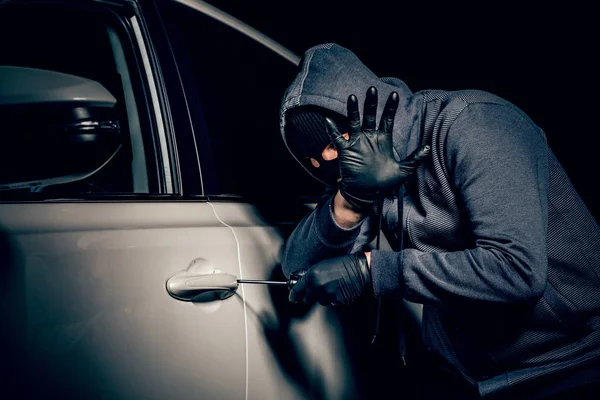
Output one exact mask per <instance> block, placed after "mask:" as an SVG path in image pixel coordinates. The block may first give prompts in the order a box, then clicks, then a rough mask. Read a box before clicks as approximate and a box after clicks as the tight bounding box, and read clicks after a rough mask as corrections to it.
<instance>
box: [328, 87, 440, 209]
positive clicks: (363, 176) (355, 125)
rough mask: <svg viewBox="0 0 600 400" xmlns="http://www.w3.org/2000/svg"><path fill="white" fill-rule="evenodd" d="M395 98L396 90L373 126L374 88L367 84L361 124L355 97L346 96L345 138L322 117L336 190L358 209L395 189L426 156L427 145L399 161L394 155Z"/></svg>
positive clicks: (397, 97)
mask: <svg viewBox="0 0 600 400" xmlns="http://www.w3.org/2000/svg"><path fill="white" fill-rule="evenodd" d="M399 101H400V98H399V96H398V93H396V92H392V93H391V94H390V96H389V97H388V99H387V102H386V104H385V107H384V110H383V113H382V115H381V120H380V122H379V127H377V128H376V127H375V119H376V114H377V89H375V88H374V87H372V86H371V87H370V88H369V89H368V90H367V95H366V98H365V104H364V118H363V123H362V127H361V125H360V112H359V110H358V99H357V98H356V96H355V95H350V96H349V97H348V102H347V109H348V126H349V128H348V135H349V137H348V140H346V138H344V137H343V136H342V135H341V133H340V132H339V131H338V129H337V126H336V125H335V123H334V122H333V121H332V120H330V119H329V118H326V120H327V125H328V131H329V135H330V136H331V139H332V140H333V144H334V146H335V148H336V149H337V152H338V159H339V166H340V176H341V182H340V192H341V194H342V196H343V197H344V199H346V201H347V202H348V203H350V205H352V206H353V207H354V208H356V209H358V210H364V209H368V208H371V207H372V206H373V204H374V202H375V199H376V196H377V195H378V194H381V195H384V196H385V195H387V194H389V193H390V192H392V191H393V190H394V189H396V188H398V187H399V186H400V185H401V184H402V183H403V182H404V181H405V180H406V179H407V178H408V177H409V176H410V175H411V174H413V173H414V172H415V171H416V170H417V168H418V167H419V165H421V163H422V162H423V160H424V159H425V158H426V157H427V156H428V155H429V146H422V147H421V148H418V149H417V150H415V151H414V152H413V153H412V154H410V155H409V156H408V157H406V158H405V159H404V160H402V161H401V162H398V161H396V159H395V158H394V152H393V147H392V131H393V129H394V117H395V115H396V111H397V109H398V103H399Z"/></svg>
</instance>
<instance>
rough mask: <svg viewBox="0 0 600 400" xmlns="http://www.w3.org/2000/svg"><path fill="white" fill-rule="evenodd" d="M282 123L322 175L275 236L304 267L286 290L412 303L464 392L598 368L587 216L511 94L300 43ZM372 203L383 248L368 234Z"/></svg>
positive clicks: (540, 385) (595, 234) (598, 312)
mask: <svg viewBox="0 0 600 400" xmlns="http://www.w3.org/2000/svg"><path fill="white" fill-rule="evenodd" d="M365 93H366V95H365ZM363 95H364V98H363V99H364V100H363V101H359V100H358V97H357V96H363ZM379 97H382V98H383V99H387V100H386V102H385V104H382V102H378V98H379ZM363 104H364V105H363ZM361 105H363V106H362V109H361ZM361 115H362V117H363V118H362V122H361V119H360V116H361ZM378 117H379V119H378ZM378 120H379V121H380V122H379V124H378V125H377V124H376V122H377V121H378ZM280 124H281V131H282V135H283V138H284V141H285V142H286V144H287V146H288V148H289V150H290V152H291V153H292V154H293V155H294V157H295V158H296V159H297V160H298V162H300V163H301V164H302V165H303V166H304V168H305V169H306V170H307V171H308V172H309V173H311V174H312V175H313V176H314V177H315V178H317V179H319V180H321V181H322V182H323V183H325V184H326V185H328V189H327V190H326V193H325V196H324V197H323V200H322V201H321V202H320V203H319V204H318V205H317V207H316V208H315V210H314V211H313V212H311V213H310V214H309V215H307V216H306V217H305V218H304V219H303V220H302V221H301V222H300V224H299V225H298V227H297V228H296V229H295V230H294V232H293V233H292V235H291V236H290V238H289V239H288V242H287V243H286V247H285V249H284V253H283V260H282V266H283V269H284V273H285V274H286V275H287V276H289V275H290V274H291V273H298V272H302V273H304V275H303V276H302V278H301V279H300V280H299V281H298V283H297V284H296V285H295V286H294V288H293V289H292V290H291V292H290V301H293V302H297V301H306V302H313V301H317V302H319V303H321V304H333V305H337V304H348V303H351V302H353V301H354V300H356V299H357V298H358V297H360V296H363V295H365V293H371V292H372V293H373V294H374V295H375V296H377V297H379V296H391V297H393V296H402V297H404V298H405V299H407V300H409V301H412V302H416V303H421V304H423V340H424V343H425V345H426V346H427V348H428V349H429V350H430V351H431V352H433V353H434V354H437V355H438V356H439V357H440V358H441V359H442V360H444V364H447V365H444V368H447V367H449V369H450V370H451V371H452V373H453V375H454V376H456V377H458V378H457V380H462V382H464V383H465V384H464V387H465V388H466V389H465V391H464V393H463V394H462V395H463V396H465V398H469V397H473V398H477V397H488V396H489V397H490V398H497V397H502V396H506V397H508V398H518V397H519V396H520V397H521V398H532V399H533V398H548V397H549V396H555V397H551V398H558V397H556V396H567V397H568V396H569V393H574V391H578V392H577V393H579V394H580V393H582V392H581V391H582V390H584V389H583V388H584V387H585V386H589V385H599V384H600V367H599V362H598V360H599V356H600V229H599V228H598V225H597V223H596V222H595V220H594V218H593V217H592V216H591V214H590V213H589V211H588V210H587V208H586V207H585V205H584V203H583V202H582V201H581V199H580V197H579V196H578V195H577V193H576V192H575V190H574V188H573V187H572V185H571V184H570V182H569V180H568V177H567V176H566V174H565V172H564V170H563V169H562V167H561V166H560V165H559V163H558V161H557V160H556V158H555V157H554V155H553V154H552V152H551V150H550V149H549V148H548V146H547V144H546V141H545V135H544V133H543V132H542V130H541V129H540V128H539V127H537V126H536V125H535V124H534V123H533V122H532V121H531V120H530V119H529V118H528V117H527V116H526V115H525V114H524V113H523V112H522V111H521V110H519V109H518V108H517V107H516V106H514V105H512V104H511V103H509V102H507V101H505V100H503V99H501V98H498V97H497V96H494V95H492V94H489V93H486V92H482V91H473V90H466V91H458V92H446V91H437V90H427V91H422V92H418V93H414V94H413V93H412V92H411V91H410V90H409V89H408V87H407V86H406V85H405V84H404V83H403V82H402V81H400V80H399V79H395V78H378V77H377V76H375V75H374V74H373V73H372V72H371V71H370V70H369V69H368V68H367V67H366V66H364V65H363V64H362V63H361V62H360V60H359V59H358V58H357V57H356V56H355V55H354V54H353V53H351V52H350V51H348V50H347V49H344V48H342V47H340V46H338V45H335V44H325V45H320V46H316V47H313V48H311V49H309V50H308V51H307V52H306V53H305V55H304V58H303V61H302V63H301V70H300V72H299V74H298V75H297V77H296V79H295V80H294V82H293V83H292V84H291V86H290V87H289V88H288V90H287V91H286V93H285V96H284V99H283V103H282V107H281V112H280ZM409 154H410V156H407V155H409ZM399 160H403V161H399ZM421 163H422V165H421V166H419V164H421ZM395 193H397V194H398V196H396V199H395V198H394V194H395ZM382 197H383V202H382V206H381V207H380V210H378V208H379V207H377V202H378V199H379V198H382ZM398 198H399V199H401V201H400V202H398V201H397V199H398ZM398 203H400V204H398ZM373 210H376V211H375V212H374V211H373ZM377 211H381V213H382V215H381V217H382V218H381V219H382V221H383V227H384V228H385V229H387V230H388V231H391V232H395V233H397V237H398V239H399V242H400V245H399V246H398V248H396V249H395V250H396V251H383V250H372V251H368V250H366V246H367V245H368V244H369V243H370V242H371V241H372V239H373V238H374V235H375V234H376V233H377V227H378V218H377V216H378V214H377ZM399 215H400V216H401V218H400V221H401V223H400V222H399V218H398V216H399ZM433 383H435V382H432V384H433ZM596 387H597V386H596ZM442 390H443V389H442ZM440 393H442V392H440ZM597 394H598V392H596V393H595V395H594V398H595V397H596V395H597ZM433 396H435V395H433ZM438 396H441V394H439V395H438ZM440 398H441V397H440ZM461 398H462V397H461ZM579 398H581V397H579Z"/></svg>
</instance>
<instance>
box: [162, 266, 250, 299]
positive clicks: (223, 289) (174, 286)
mask: <svg viewBox="0 0 600 400" xmlns="http://www.w3.org/2000/svg"><path fill="white" fill-rule="evenodd" d="M237 288H238V282H237V277H236V276H235V275H231V274H226V273H223V272H215V273H211V274H199V273H197V272H189V271H182V272H179V273H177V274H175V275H174V276H172V277H171V278H169V279H168V280H167V292H169V294H170V295H171V296H172V297H173V298H175V299H177V300H182V301H194V302H207V301H215V300H224V299H226V298H228V297H231V296H233V294H234V293H235V292H236V290H237Z"/></svg>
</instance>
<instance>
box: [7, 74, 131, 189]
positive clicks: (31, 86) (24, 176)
mask: <svg viewBox="0 0 600 400" xmlns="http://www.w3.org/2000/svg"><path fill="white" fill-rule="evenodd" d="M116 102H117V100H116V99H115V97H114V96H113V95H112V94H111V93H110V92H109V91H108V90H106V89H105V88H104V87H103V86H102V85H101V84H100V83H98V82H96V81H93V80H90V79H86V78H82V77H79V76H74V75H69V74H64V73H60V72H55V71H47V70H42V69H36V68H25V67H13V66H0V190H9V189H22V188H34V187H36V186H46V185H53V184H60V183H67V182H73V181H76V180H80V179H84V178H86V177H87V176H90V175H91V174H93V173H94V172H95V171H97V170H98V169H100V168H101V167H102V166H103V165H105V164H106V163H107V162H108V161H109V160H110V159H112V157H114V155H115V154H116V152H117V151H118V150H119V148H120V143H121V132H120V125H119V121H118V119H117V112H116V110H115V107H114V106H115V104H116Z"/></svg>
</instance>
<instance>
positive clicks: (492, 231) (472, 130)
mask: <svg viewBox="0 0 600 400" xmlns="http://www.w3.org/2000/svg"><path fill="white" fill-rule="evenodd" d="M445 144H446V149H445V160H446V164H447V167H448V173H449V175H450V176H449V179H450V181H451V183H452V186H453V188H454V189H455V193H457V194H458V196H457V198H458V199H459V201H460V202H461V203H462V204H460V206H461V209H463V210H464V212H465V215H466V219H467V224H466V226H465V228H466V229H467V230H468V231H469V234H470V236H471V239H472V248H468V249H465V250H463V251H453V252H426V251H420V250H417V249H406V250H404V251H402V252H399V253H397V252H385V251H375V250H374V251H373V252H372V254H371V274H372V278H373V287H374V290H375V293H376V294H389V293H400V294H402V295H403V296H404V297H405V298H406V299H407V300H410V301H415V302H420V303H425V302H436V301H451V300H453V299H458V298H460V299H471V300H482V301H492V302H518V301H526V300H530V299H535V298H539V296H541V294H542V293H543V290H544V288H545V285H546V279H547V253H546V230H547V197H548V179H549V178H548V166H547V152H546V149H547V148H546V144H545V142H544V140H543V138H542V135H541V134H540V133H539V130H538V129H537V128H536V127H535V126H534V125H533V124H532V123H531V122H530V121H529V120H528V119H527V118H526V117H525V116H523V115H522V114H520V113H519V112H517V111H516V110H513V109H512V108H509V107H507V106H497V105H490V104H476V105H470V106H468V107H467V109H465V110H464V111H463V112H462V113H461V115H460V116H459V117H458V118H457V119H456V121H455V122H454V124H453V126H452V127H451V128H450V130H449V132H448V137H447V138H446V142H445Z"/></svg>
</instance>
